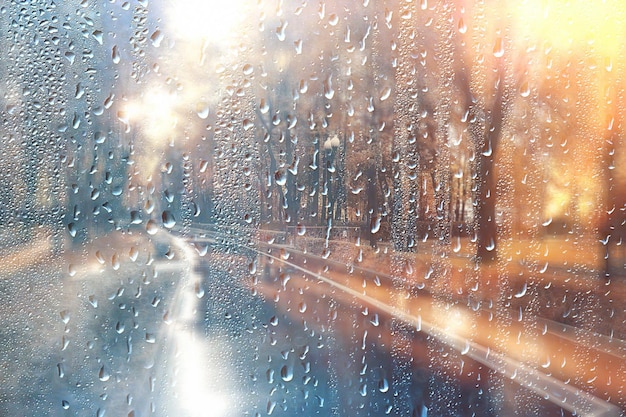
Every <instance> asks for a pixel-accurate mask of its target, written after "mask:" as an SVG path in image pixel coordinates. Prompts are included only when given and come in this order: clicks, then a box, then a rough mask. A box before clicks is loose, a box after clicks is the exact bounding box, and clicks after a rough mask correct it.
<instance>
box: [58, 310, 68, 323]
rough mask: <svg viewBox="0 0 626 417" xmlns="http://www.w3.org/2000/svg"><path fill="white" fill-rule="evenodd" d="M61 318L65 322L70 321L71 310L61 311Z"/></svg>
mask: <svg viewBox="0 0 626 417" xmlns="http://www.w3.org/2000/svg"><path fill="white" fill-rule="evenodd" d="M60 314H61V320H62V321H63V324H67V323H69V321H70V312H69V310H63V311H61V313H60Z"/></svg>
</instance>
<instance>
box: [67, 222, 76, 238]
mask: <svg viewBox="0 0 626 417" xmlns="http://www.w3.org/2000/svg"><path fill="white" fill-rule="evenodd" d="M67 230H68V231H69V232H70V236H72V237H76V225H75V224H74V223H68V225H67Z"/></svg>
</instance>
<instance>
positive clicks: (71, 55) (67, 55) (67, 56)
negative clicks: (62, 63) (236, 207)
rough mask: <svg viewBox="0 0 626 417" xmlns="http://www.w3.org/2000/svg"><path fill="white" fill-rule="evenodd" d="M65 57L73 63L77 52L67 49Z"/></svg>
mask: <svg viewBox="0 0 626 417" xmlns="http://www.w3.org/2000/svg"><path fill="white" fill-rule="evenodd" d="M65 59H67V60H68V61H69V63H70V65H72V64H73V63H74V59H76V54H75V53H74V52H71V51H67V52H66V53H65Z"/></svg>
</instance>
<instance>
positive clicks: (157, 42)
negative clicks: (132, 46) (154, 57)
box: [150, 29, 163, 48]
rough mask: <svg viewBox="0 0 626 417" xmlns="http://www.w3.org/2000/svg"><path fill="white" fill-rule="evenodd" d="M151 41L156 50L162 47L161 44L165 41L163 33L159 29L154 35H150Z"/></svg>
mask: <svg viewBox="0 0 626 417" xmlns="http://www.w3.org/2000/svg"><path fill="white" fill-rule="evenodd" d="M150 41H151V42H152V45H154V47H155V48H158V47H159V46H161V42H162V41H163V32H161V31H160V30H158V29H157V30H155V31H154V33H152V35H150Z"/></svg>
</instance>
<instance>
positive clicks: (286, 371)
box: [280, 365, 293, 382]
mask: <svg viewBox="0 0 626 417" xmlns="http://www.w3.org/2000/svg"><path fill="white" fill-rule="evenodd" d="M280 377H281V378H282V379H283V381H285V382H289V381H291V380H292V379H293V366H291V365H285V366H283V367H282V368H281V370H280Z"/></svg>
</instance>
